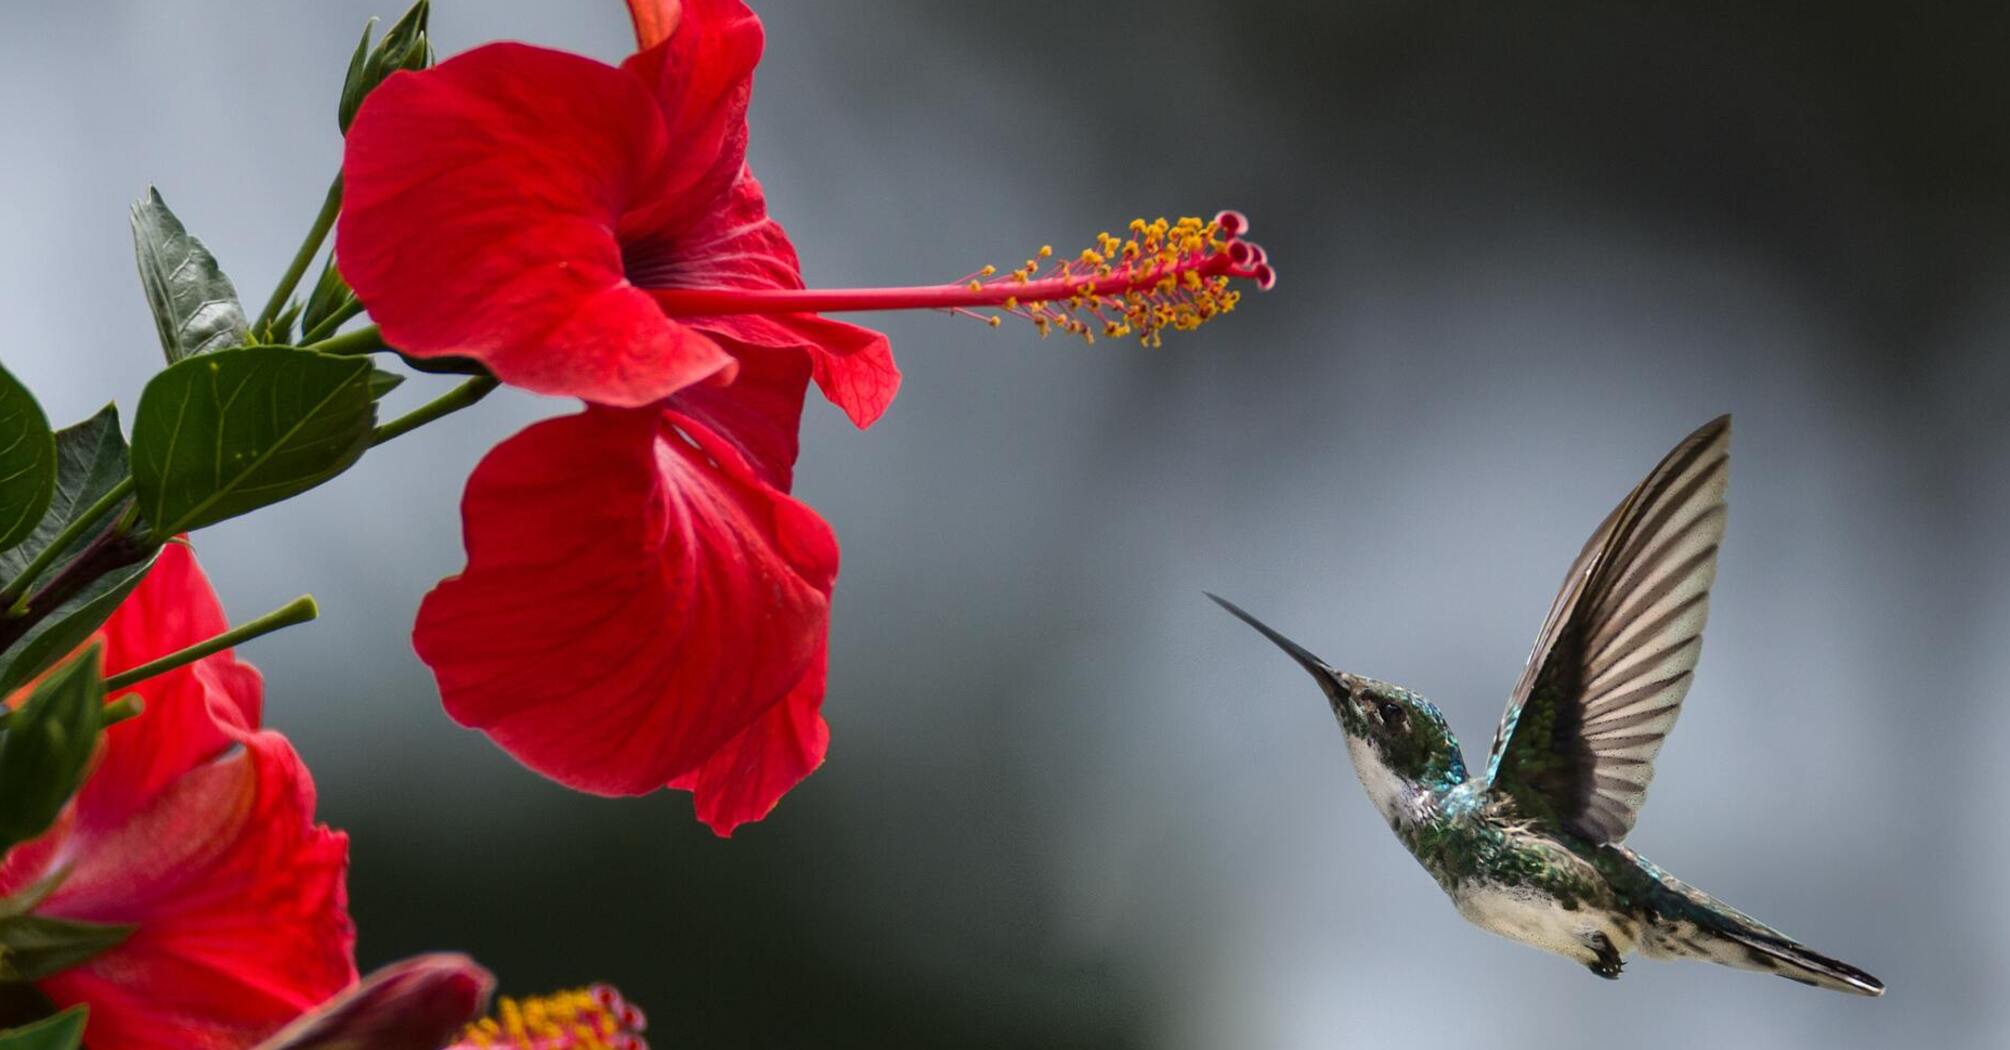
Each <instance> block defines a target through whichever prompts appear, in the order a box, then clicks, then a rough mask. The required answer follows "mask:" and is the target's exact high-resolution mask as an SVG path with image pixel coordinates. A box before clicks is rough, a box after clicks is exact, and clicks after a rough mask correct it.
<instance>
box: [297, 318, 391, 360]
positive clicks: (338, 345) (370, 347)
mask: <svg viewBox="0 0 2010 1050" xmlns="http://www.w3.org/2000/svg"><path fill="white" fill-rule="evenodd" d="M301 349H302V350H313V351H316V352H318V353H323V354H344V355H349V354H374V353H377V352H378V351H380V350H389V349H390V347H388V346H386V345H384V336H383V333H381V332H379V331H377V326H376V325H370V326H369V327H367V328H358V329H356V330H355V331H353V332H343V333H342V334H341V335H336V336H330V337H328V338H326V339H323V340H321V341H319V342H314V343H308V344H307V345H305V346H303V347H301Z"/></svg>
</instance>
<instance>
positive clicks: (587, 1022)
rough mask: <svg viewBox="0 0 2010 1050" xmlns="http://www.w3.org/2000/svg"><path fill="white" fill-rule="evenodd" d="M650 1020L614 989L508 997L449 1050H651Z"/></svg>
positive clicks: (600, 987) (598, 987)
mask: <svg viewBox="0 0 2010 1050" xmlns="http://www.w3.org/2000/svg"><path fill="white" fill-rule="evenodd" d="M648 1026H649V1024H648V1019H647V1018H646V1017H644V1016H643V1014H642V1011H641V1009H640V1008H638V1007H636V1006H635V1004H633V1003H631V1002H629V1001H627V1000H626V999H623V998H622V997H621V993H620V992H618V991H616V990H615V989H614V987H613V986H612V985H606V984H596V985H593V986H591V987H589V988H575V989H572V990H571V991H564V992H558V993H556V994H553V995H544V996H534V997H532V998H529V999H511V998H509V997H508V996H504V997H503V998H502V999H501V1000H499V1001H498V1002H497V1004H496V1011H495V1014H494V1015H493V1016H491V1017H485V1018H482V1019H481V1020H479V1021H476V1022H475V1023H473V1024H471V1025H469V1026H468V1027H467V1030H466V1031H464V1032H462V1033H461V1038H460V1041H459V1042H457V1043H454V1044H453V1045H452V1046H450V1047H448V1048H447V1050H649V1044H648V1043H646V1042H644V1041H643V1039H642V1032H643V1030H644V1029H646V1028H648Z"/></svg>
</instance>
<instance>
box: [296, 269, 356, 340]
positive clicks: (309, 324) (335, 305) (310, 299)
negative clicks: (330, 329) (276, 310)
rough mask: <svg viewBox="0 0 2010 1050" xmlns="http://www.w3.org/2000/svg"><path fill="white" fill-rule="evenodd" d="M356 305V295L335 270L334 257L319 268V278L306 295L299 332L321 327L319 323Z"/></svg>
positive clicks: (303, 336) (339, 272) (303, 335)
mask: <svg viewBox="0 0 2010 1050" xmlns="http://www.w3.org/2000/svg"><path fill="white" fill-rule="evenodd" d="M355 303H356V293H355V292H352V291H350V290H349V282H347V281H345V280H343V279H342V272H341V271H340V270H337V269H336V268H335V258H334V256H332V255H331V256H329V258H328V261H327V262H325V263H323V264H322V266H321V278H320V280H317V281H315V282H314V290H313V291H311V292H308V293H307V305H306V307H305V309H303V310H302V311H301V313H300V331H301V333H302V338H303V339H304V338H305V333H307V332H312V331H313V330H315V329H316V328H319V327H321V322H323V321H326V320H327V319H328V318H330V317H333V316H335V314H336V313H337V312H338V311H341V310H347V309H349V308H351V307H353V306H354V305H355Z"/></svg>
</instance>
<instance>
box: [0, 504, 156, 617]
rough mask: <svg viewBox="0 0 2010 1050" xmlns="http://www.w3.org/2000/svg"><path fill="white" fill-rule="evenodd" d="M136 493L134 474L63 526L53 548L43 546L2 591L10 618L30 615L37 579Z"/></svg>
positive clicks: (0, 603) (0, 599) (1, 598)
mask: <svg viewBox="0 0 2010 1050" xmlns="http://www.w3.org/2000/svg"><path fill="white" fill-rule="evenodd" d="M132 492H133V479H132V476H131V475H127V476H126V477H125V478H123V479H121V480H120V481H119V483H118V484H116V485H113V486H112V487H111V488H110V489H108V490H106V492H105V494H104V495H102V496H99V497H98V501H97V502H96V503H93V504H91V505H90V506H89V507H86V508H84V512H83V513H82V514H79V515H77V516H76V517H74V518H72V519H70V523H69V524H68V525H65V526H63V531H61V532H59V533H57V534H56V538H55V539H53V540H50V541H49V545H48V546H46V547H43V548H42V550H41V553H39V554H37V555H35V558H34V560H32V561H30V562H29V563H28V565H27V567H26V568H24V569H22V570H21V575H19V576H16V577H14V581H13V582H12V583H9V584H8V585H7V588H6V589H5V590H0V606H4V607H5V608H6V610H7V612H6V615H8V616H19V615H21V614H22V613H24V612H26V611H27V609H28V588H30V587H32V586H34V584H35V580H36V578H37V577H39V576H41V575H42V573H43V572H44V571H45V570H47V569H48V568H49V566H51V565H54V564H55V563H56V559H58V558H61V557H62V556H63V555H64V553H65V552H67V551H68V550H69V549H70V545H71V544H73V543H75V542H77V538H78V537H80V536H82V535H83V534H84V533H85V532H88V531H89V530H90V528H91V526H93V525H95V524H97V523H98V519H99V518H102V517H104V516H105V515H107V514H109V513H111V511H112V508H114V507H117V506H118V505H119V503H120V502H121V501H122V500H124V499H125V498H126V497H127V496H130V495H132Z"/></svg>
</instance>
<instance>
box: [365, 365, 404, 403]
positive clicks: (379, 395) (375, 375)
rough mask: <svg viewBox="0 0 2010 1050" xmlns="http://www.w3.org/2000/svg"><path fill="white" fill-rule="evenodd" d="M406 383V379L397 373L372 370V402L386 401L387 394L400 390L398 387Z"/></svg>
mask: <svg viewBox="0 0 2010 1050" xmlns="http://www.w3.org/2000/svg"><path fill="white" fill-rule="evenodd" d="M404 382H405V377H404V376H401V375H399V374H398V373H396V372H386V371H384V370H383V369H381V368H373V369H371V370H370V400H372V401H382V400H384V395H385V394H388V393H390V392H391V391H393V390H396V389H398V387H399V386H400V385H401V384H403V383H404Z"/></svg>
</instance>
